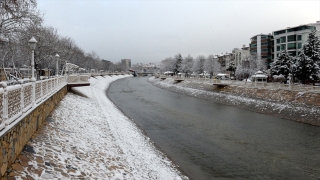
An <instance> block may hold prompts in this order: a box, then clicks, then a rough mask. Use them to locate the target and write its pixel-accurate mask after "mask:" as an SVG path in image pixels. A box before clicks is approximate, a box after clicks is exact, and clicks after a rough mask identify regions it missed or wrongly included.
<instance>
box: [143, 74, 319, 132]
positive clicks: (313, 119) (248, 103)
mask: <svg viewBox="0 0 320 180" xmlns="http://www.w3.org/2000/svg"><path fill="white" fill-rule="evenodd" d="M149 82H151V83H152V84H153V85H155V86H158V87H160V88H163V89H167V90H170V91H173V92H177V93H182V94H186V95H189V96H193V97H199V98H203V99H211V100H213V101H215V102H218V103H222V104H226V105H231V106H236V107H240V108H244V109H248V110H251V111H254V112H258V113H262V114H268V115H272V116H276V117H280V118H285V119H290V120H293V121H297V122H302V123H306V124H311V125H316V126H320V121H319V120H320V107H319V106H316V105H307V104H305V103H297V102H294V100H295V99H297V98H301V97H300V96H302V95H305V100H306V101H307V100H308V99H310V98H311V97H313V96H309V95H307V93H304V92H297V95H296V96H299V97H294V96H292V95H291V94H288V95H287V96H288V97H284V96H282V95H286V94H285V93H282V94H280V93H279V91H277V90H275V91H272V90H269V91H264V92H263V93H260V94H259V93H258V91H256V90H259V89H254V88H247V89H246V88H243V87H235V86H232V87H229V88H230V89H229V91H228V90H223V91H221V90H218V89H217V88H216V87H214V86H213V85H212V83H210V82H209V81H207V82H203V81H192V80H186V81H183V82H180V83H176V82H175V81H174V79H173V78H167V79H165V80H161V79H160V78H155V77H151V78H149ZM237 91H238V92H237ZM247 92H251V95H252V96H250V97H249V96H248V94H249V93H247ZM258 94H259V96H258ZM270 94H271V96H272V95H274V96H277V99H278V100H272V99H269V98H268V97H270ZM261 97H265V98H261ZM285 98H287V99H292V100H290V101H288V100H285Z"/></svg>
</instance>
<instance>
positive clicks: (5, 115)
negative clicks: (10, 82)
mask: <svg viewBox="0 0 320 180" xmlns="http://www.w3.org/2000/svg"><path fill="white" fill-rule="evenodd" d="M2 86H3V90H4V92H3V122H2V123H4V124H5V126H7V125H9V124H8V89H7V83H5V82H3V83H2Z"/></svg>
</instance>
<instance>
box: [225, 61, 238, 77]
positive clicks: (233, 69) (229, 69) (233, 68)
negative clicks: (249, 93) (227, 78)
mask: <svg viewBox="0 0 320 180" xmlns="http://www.w3.org/2000/svg"><path fill="white" fill-rule="evenodd" d="M236 70H237V67H236V66H235V65H234V64H233V63H231V64H230V65H229V67H228V68H227V69H226V71H230V72H231V73H230V74H231V75H232V76H234V75H235V72H236Z"/></svg>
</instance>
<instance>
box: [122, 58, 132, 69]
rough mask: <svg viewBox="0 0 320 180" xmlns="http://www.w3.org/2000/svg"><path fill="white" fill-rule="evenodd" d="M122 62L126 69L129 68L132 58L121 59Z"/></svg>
mask: <svg viewBox="0 0 320 180" xmlns="http://www.w3.org/2000/svg"><path fill="white" fill-rule="evenodd" d="M121 64H122V67H123V68H124V69H125V70H128V69H130V68H131V59H121Z"/></svg>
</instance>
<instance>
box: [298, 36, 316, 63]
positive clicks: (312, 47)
mask: <svg viewBox="0 0 320 180" xmlns="http://www.w3.org/2000/svg"><path fill="white" fill-rule="evenodd" d="M307 42H308V43H307V44H305V45H304V46H303V49H302V50H303V53H304V54H305V55H306V56H307V57H309V58H310V59H311V60H312V61H313V62H316V63H318V64H319V63H320V53H319V50H320V41H319V39H318V37H317V36H316V31H312V32H311V33H310V34H309V36H308V40H307Z"/></svg>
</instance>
